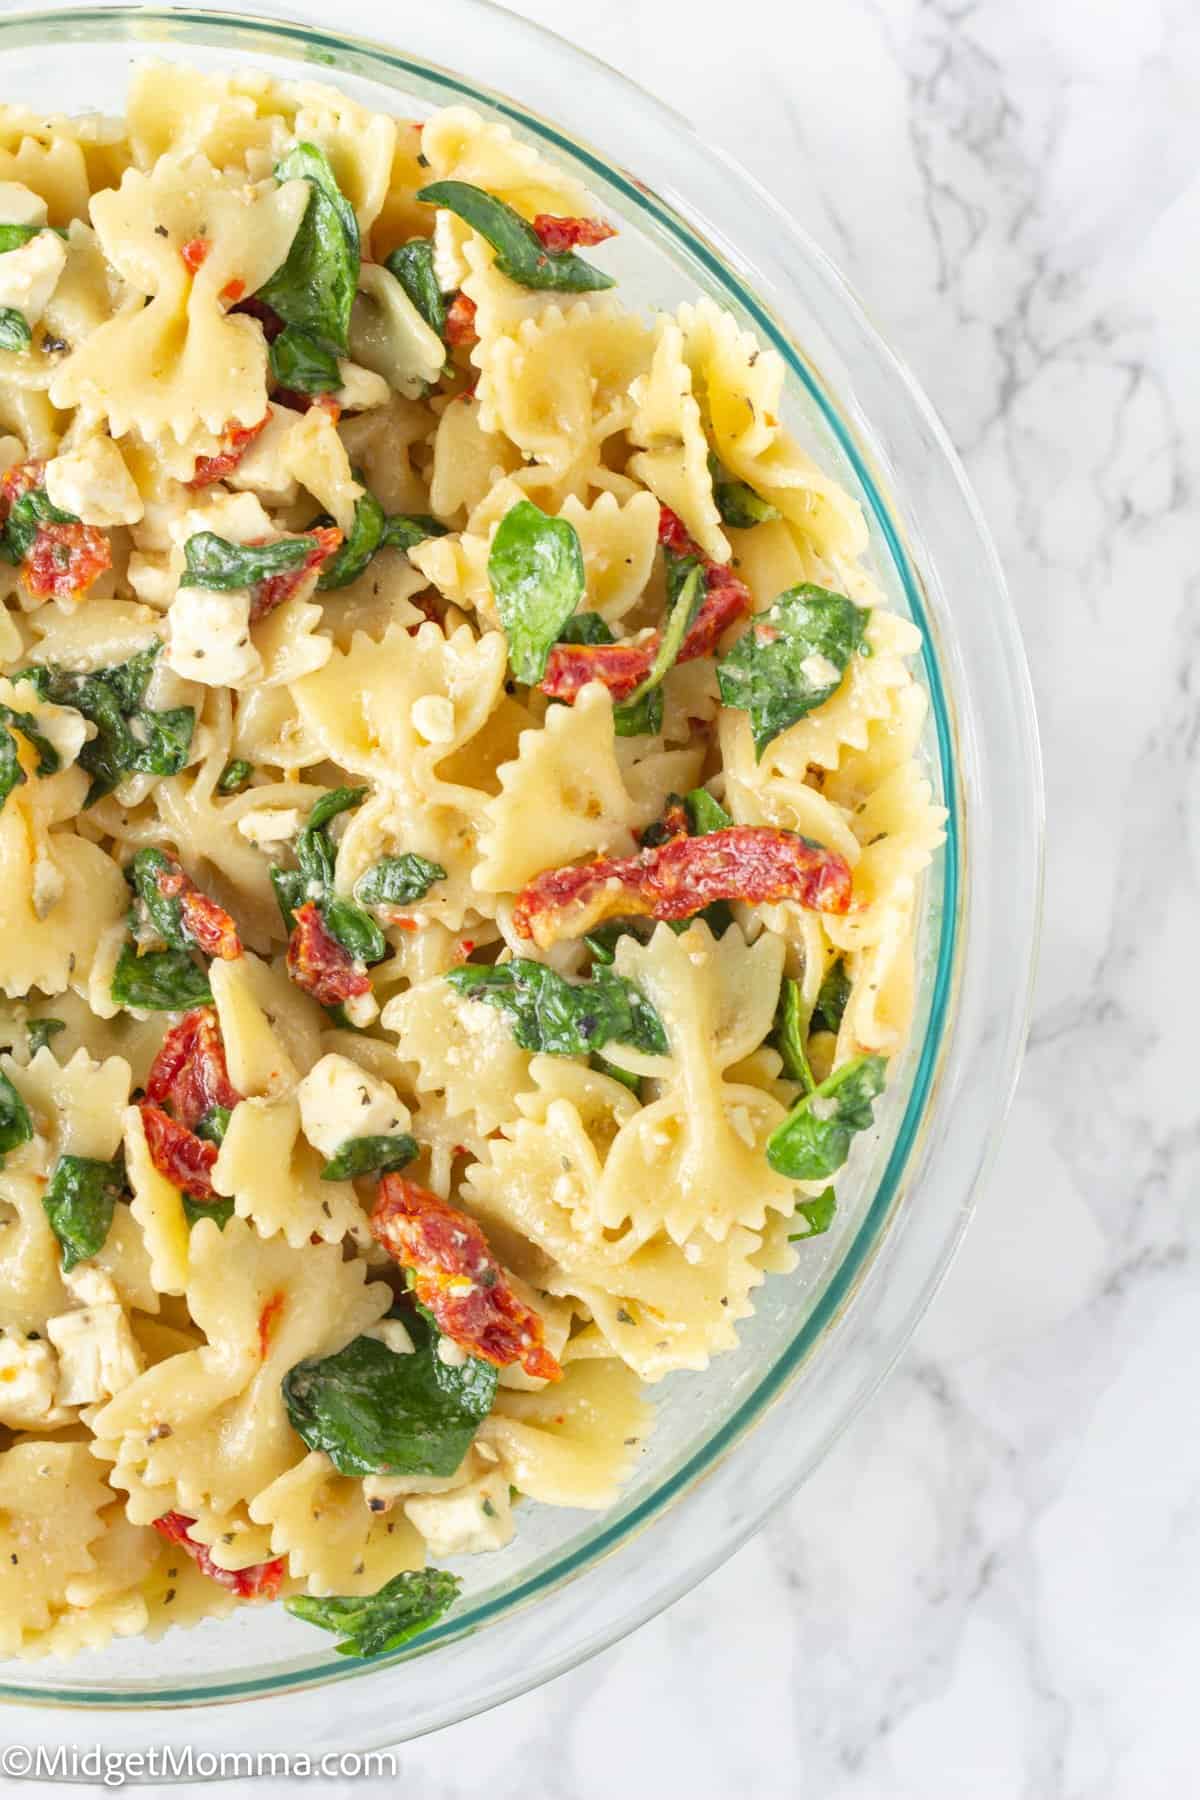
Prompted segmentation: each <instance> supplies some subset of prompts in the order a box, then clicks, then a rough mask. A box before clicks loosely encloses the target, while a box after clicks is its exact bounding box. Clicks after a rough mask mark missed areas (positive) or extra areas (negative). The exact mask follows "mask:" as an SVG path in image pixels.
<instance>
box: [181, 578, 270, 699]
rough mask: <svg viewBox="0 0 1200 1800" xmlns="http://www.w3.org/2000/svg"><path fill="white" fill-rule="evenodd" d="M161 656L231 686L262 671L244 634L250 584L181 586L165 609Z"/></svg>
mask: <svg viewBox="0 0 1200 1800" xmlns="http://www.w3.org/2000/svg"><path fill="white" fill-rule="evenodd" d="M166 661H167V664H168V666H169V667H170V668H172V669H174V670H175V673H176V674H177V675H183V676H185V677H186V678H187V680H189V681H201V682H203V683H204V685H205V686H206V687H237V686H238V685H239V684H240V683H242V682H246V681H253V680H256V679H257V677H258V676H259V675H261V674H262V657H261V656H260V655H259V654H258V651H257V650H256V649H255V647H254V641H253V639H252V638H251V636H250V590H249V589H248V588H234V589H232V590H231V591H230V592H229V593H221V592H220V591H219V590H218V589H216V588H193V587H181V588H180V589H179V592H178V593H177V594H176V596H175V598H174V600H173V601H172V602H171V610H170V611H169V613H168V614H167V650H166Z"/></svg>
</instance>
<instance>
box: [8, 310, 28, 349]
mask: <svg viewBox="0 0 1200 1800" xmlns="http://www.w3.org/2000/svg"><path fill="white" fill-rule="evenodd" d="M32 342H33V333H32V331H30V329H29V322H28V320H27V319H26V317H25V314H24V313H19V312H18V311H17V309H16V307H15V306H0V350H28V348H29V346H30V344H32Z"/></svg>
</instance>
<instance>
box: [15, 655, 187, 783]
mask: <svg viewBox="0 0 1200 1800" xmlns="http://www.w3.org/2000/svg"><path fill="white" fill-rule="evenodd" d="M161 650H162V645H161V643H153V644H150V645H148V646H147V648H146V649H145V650H140V651H139V652H138V653H137V655H136V656H131V657H130V659H129V661H128V662H126V663H120V664H118V665H117V666H116V667H115V668H111V669H96V670H95V671H93V672H92V673H91V674H76V673H74V672H73V671H71V670H69V669H64V668H61V667H59V666H58V665H56V664H53V663H39V664H35V665H34V666H33V667H32V668H28V669H22V670H21V672H20V673H19V674H18V675H17V676H16V680H18V681H28V682H30V683H31V684H32V686H33V688H34V689H35V691H36V692H37V693H38V694H39V695H40V697H41V698H42V699H43V700H51V701H53V702H54V704H55V705H56V706H73V707H74V708H75V710H76V712H81V713H82V714H83V716H84V718H85V719H89V720H90V721H91V723H92V724H93V725H94V726H95V727H96V736H95V737H94V738H92V739H91V741H90V742H89V743H86V744H85V745H84V746H83V748H82V750H81V751H80V752H79V763H80V766H81V768H84V769H86V770H87V772H88V774H89V775H90V776H91V777H92V784H91V787H90V788H89V789H88V792H87V797H86V799H85V800H84V805H85V806H93V805H94V804H95V802H96V801H97V800H99V799H102V798H103V796H104V795H105V794H110V793H111V792H112V790H113V789H114V788H115V787H116V786H117V784H118V782H119V781H120V780H121V778H122V777H123V776H125V775H130V774H143V775H178V773H179V771H180V770H181V769H182V768H183V766H184V764H185V763H186V762H187V759H188V752H189V750H190V749H191V745H192V730H193V728H194V726H195V722H196V714H195V711H194V709H193V708H192V707H190V706H173V707H167V708H165V709H163V710H161V711H153V710H151V709H150V708H148V707H144V706H143V705H142V704H141V701H142V696H143V694H144V693H145V691H146V688H147V685H148V684H149V681H150V677H151V675H152V674H153V672H154V664H155V660H156V658H157V657H158V655H159V653H160V652H161Z"/></svg>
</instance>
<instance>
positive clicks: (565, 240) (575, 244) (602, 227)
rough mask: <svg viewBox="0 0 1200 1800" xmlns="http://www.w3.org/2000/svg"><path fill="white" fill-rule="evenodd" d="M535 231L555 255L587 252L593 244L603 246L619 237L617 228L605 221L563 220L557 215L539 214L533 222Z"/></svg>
mask: <svg viewBox="0 0 1200 1800" xmlns="http://www.w3.org/2000/svg"><path fill="white" fill-rule="evenodd" d="M533 229H534V230H535V231H536V232H537V234H538V236H539V237H540V238H541V240H542V242H543V244H545V246H546V248H547V250H549V251H551V252H553V253H555V254H557V253H558V252H560V251H563V250H575V249H580V248H581V249H585V250H586V249H587V248H589V246H590V245H592V244H602V243H604V241H605V239H606V238H611V237H616V235H617V228H616V226H615V225H608V224H606V223H605V221H604V220H603V219H575V218H565V219H563V218H559V217H558V216H557V215H556V214H555V213H539V214H538V215H537V218H536V219H535V220H534V221H533Z"/></svg>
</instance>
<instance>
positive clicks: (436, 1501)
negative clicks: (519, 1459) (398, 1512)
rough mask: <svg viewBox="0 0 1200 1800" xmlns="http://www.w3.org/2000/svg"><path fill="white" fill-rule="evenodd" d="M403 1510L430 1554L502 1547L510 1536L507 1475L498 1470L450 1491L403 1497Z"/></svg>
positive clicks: (459, 1553)
mask: <svg viewBox="0 0 1200 1800" xmlns="http://www.w3.org/2000/svg"><path fill="white" fill-rule="evenodd" d="M404 1510H405V1512H406V1513H407V1515H408V1518H409V1520H410V1522H411V1523H412V1524H413V1525H415V1526H416V1528H417V1530H418V1531H419V1532H420V1534H421V1536H422V1537H423V1538H424V1539H425V1543H426V1546H427V1548H428V1550H429V1554H430V1556H432V1557H439V1556H472V1555H475V1554H477V1553H478V1552H479V1551H482V1550H502V1549H503V1548H504V1546H505V1544H507V1543H509V1542H510V1540H511V1538H512V1535H513V1522H512V1501H511V1499H510V1497H509V1491H508V1478H507V1476H505V1475H504V1474H503V1472H502V1471H501V1470H499V1469H496V1470H493V1471H492V1472H491V1473H490V1474H488V1475H482V1476H480V1478H479V1479H478V1480H477V1481H472V1482H471V1483H470V1485H469V1486H467V1487H465V1488H459V1489H458V1490H457V1491H456V1492H454V1493H450V1494H421V1495H419V1496H418V1497H417V1498H415V1499H413V1500H406V1501H405V1502H404Z"/></svg>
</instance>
